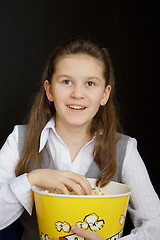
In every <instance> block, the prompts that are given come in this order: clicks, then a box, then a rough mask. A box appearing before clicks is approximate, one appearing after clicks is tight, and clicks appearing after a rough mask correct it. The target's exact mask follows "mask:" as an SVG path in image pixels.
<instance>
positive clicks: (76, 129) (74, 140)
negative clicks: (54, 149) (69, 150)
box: [55, 121, 93, 146]
mask: <svg viewBox="0 0 160 240" xmlns="http://www.w3.org/2000/svg"><path fill="white" fill-rule="evenodd" d="M55 127H56V132H57V134H58V135H59V136H60V137H61V139H62V140H63V141H64V142H65V144H66V145H67V146H69V145H71V144H73V145H77V144H78V145H82V146H83V145H84V144H85V143H87V142H88V141H90V140H91V139H92V137H93V136H92V135H91V134H90V126H88V125H85V126H68V125H67V126H65V124H63V123H59V122H58V121H56V125H55Z"/></svg>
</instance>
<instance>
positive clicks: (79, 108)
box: [67, 105, 86, 110]
mask: <svg viewBox="0 0 160 240" xmlns="http://www.w3.org/2000/svg"><path fill="white" fill-rule="evenodd" d="M67 106H68V107H69V108H70V109H75V110H83V109H85V108H86V107H82V106H75V105H67Z"/></svg>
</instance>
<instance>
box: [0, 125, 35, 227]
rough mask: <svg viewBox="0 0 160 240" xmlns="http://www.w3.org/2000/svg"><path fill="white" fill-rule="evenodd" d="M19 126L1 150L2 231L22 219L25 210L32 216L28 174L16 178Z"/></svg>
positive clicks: (0, 221)
mask: <svg viewBox="0 0 160 240" xmlns="http://www.w3.org/2000/svg"><path fill="white" fill-rule="evenodd" d="M17 143H18V126H15V127H14V130H13V132H12V133H11V134H10V135H9V137H8V138H7V140H6V142H5V144H4V145H3V147H2V149H1V150H0V229H3V228H5V227H7V226H9V225H10V224H11V223H12V222H14V221H15V220H16V219H18V218H19V217H20V215H21V214H22V213H23V211H24V209H26V210H27V211H28V213H29V214H30V215H31V213H32V207H33V195H32V191H31V186H30V184H29V182H28V179H27V176H26V174H23V175H21V176H19V177H16V176H15V167H16V165H17V162H18V160H19V151H18V144H17Z"/></svg>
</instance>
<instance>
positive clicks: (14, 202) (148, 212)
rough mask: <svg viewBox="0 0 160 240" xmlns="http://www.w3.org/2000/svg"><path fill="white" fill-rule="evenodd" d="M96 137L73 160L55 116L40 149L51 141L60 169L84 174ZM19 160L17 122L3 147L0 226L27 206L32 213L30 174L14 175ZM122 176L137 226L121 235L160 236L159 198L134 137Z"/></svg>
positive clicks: (135, 239)
mask: <svg viewBox="0 0 160 240" xmlns="http://www.w3.org/2000/svg"><path fill="white" fill-rule="evenodd" d="M94 140H95V139H94V138H93V139H92V140H91V141H90V142H88V143H87V144H85V145H84V146H83V147H82V149H81V150H80V151H79V153H78V154H77V156H76V158H75V159H74V161H73V162H71V158H70V154H69V150H68V148H67V146H66V145H65V143H64V142H63V141H62V139H61V138H60V137H59V136H58V135H57V133H56V130H55V123H54V119H51V120H50V121H49V122H48V123H47V125H46V126H45V128H44V129H43V131H42V133H41V137H40V148H39V152H40V151H42V149H43V148H44V146H45V144H46V141H48V144H49V147H50V151H51V154H52V157H53V161H54V164H55V166H56V168H57V169H59V170H60V169H63V170H71V171H74V172H77V173H80V174H83V175H84V174H85V173H86V172H87V171H88V168H89V165H90V164H91V162H92V161H93V158H92V154H91V153H92V150H93V146H94ZM18 160H19V151H18V126H15V127H14V130H13V132H12V133H11V134H10V135H9V137H8V138H7V140H6V142H5V144H4V145H3V147H2V149H1V151H0V229H3V228H5V227H7V226H8V225H10V224H11V223H12V222H14V221H15V220H16V219H17V218H19V217H20V215H21V214H22V213H23V211H24V209H26V210H27V211H28V213H29V214H31V213H32V207H33V196H32V191H31V186H30V184H29V182H28V179H27V176H26V174H23V175H21V176H19V177H16V176H15V167H16V164H17V162H18ZM84 160H85V161H84ZM83 161H84V162H83ZM122 180H123V183H125V184H127V185H128V186H130V188H131V189H132V194H131V204H132V208H129V211H130V214H131V217H132V219H133V223H134V225H135V227H136V228H135V229H133V231H132V233H131V234H130V235H128V236H125V237H123V238H122V239H126V240H131V239H132V240H153V239H158V238H159V236H160V200H159V198H158V196H157V194H156V193H155V191H154V189H153V186H152V184H151V182H150V179H149V176H148V173H147V170H146V168H145V166H144V163H143V161H142V159H141V157H140V155H139V153H138V150H137V142H136V140H135V139H134V138H130V139H129V141H128V145H127V149H126V154H125V159H124V162H123V168H122Z"/></svg>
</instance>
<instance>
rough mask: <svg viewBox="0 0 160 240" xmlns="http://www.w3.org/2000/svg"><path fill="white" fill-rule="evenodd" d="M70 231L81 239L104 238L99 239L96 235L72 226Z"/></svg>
mask: <svg viewBox="0 0 160 240" xmlns="http://www.w3.org/2000/svg"><path fill="white" fill-rule="evenodd" d="M72 231H73V232H74V233H76V234H77V235H79V236H81V237H84V238H87V239H88V240H104V238H102V237H100V236H99V235H98V234H97V233H94V232H90V231H87V230H85V229H83V228H78V227H76V226H72Z"/></svg>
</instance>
